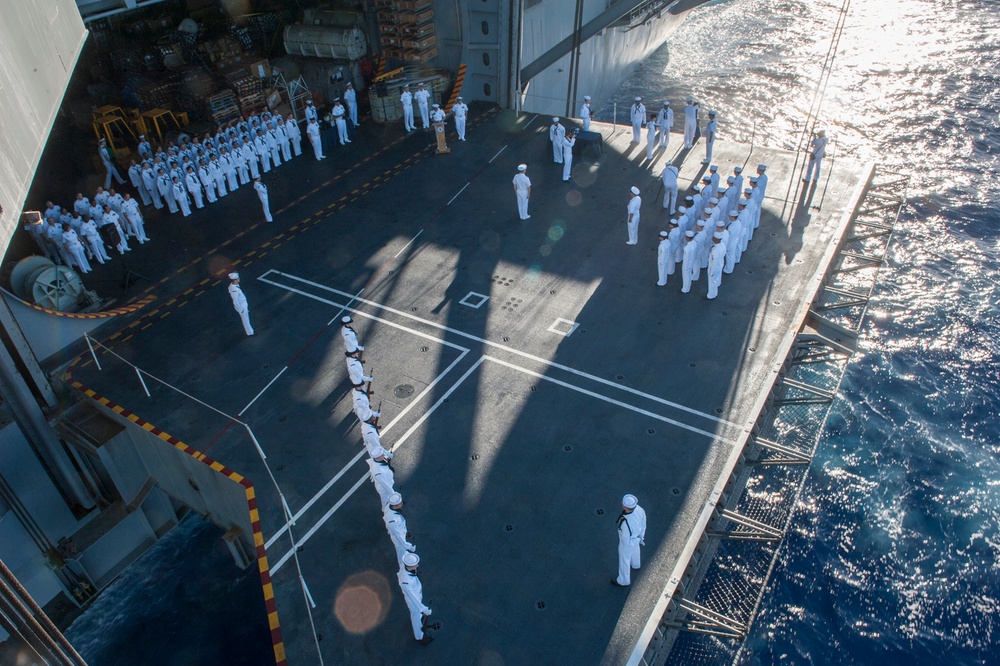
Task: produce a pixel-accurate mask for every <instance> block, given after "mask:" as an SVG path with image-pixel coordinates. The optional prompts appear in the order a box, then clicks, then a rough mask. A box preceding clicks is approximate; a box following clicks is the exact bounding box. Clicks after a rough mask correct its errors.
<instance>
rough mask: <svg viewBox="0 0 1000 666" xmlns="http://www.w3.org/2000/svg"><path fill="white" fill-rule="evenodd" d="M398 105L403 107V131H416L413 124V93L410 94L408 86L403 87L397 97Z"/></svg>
mask: <svg viewBox="0 0 1000 666" xmlns="http://www.w3.org/2000/svg"><path fill="white" fill-rule="evenodd" d="M399 103H400V104H401V105H402V107H403V129H405V130H406V131H407V132H412V131H413V130H415V129H417V126H416V125H414V124H413V93H411V92H410V85H409V84H406V85H404V86H403V92H402V93H401V94H400V95H399Z"/></svg>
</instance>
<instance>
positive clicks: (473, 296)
mask: <svg viewBox="0 0 1000 666" xmlns="http://www.w3.org/2000/svg"><path fill="white" fill-rule="evenodd" d="M488 300H490V297H489V296H487V295H486V294H479V293H476V292H474V291H470V292H469V293H468V294H466V295H465V298H463V299H462V300H460V301H459V302H458V303H459V305H467V306H469V307H470V308H472V309H473V310H478V309H479V308H481V307H483V303H485V302H486V301H488ZM474 301H478V302H474Z"/></svg>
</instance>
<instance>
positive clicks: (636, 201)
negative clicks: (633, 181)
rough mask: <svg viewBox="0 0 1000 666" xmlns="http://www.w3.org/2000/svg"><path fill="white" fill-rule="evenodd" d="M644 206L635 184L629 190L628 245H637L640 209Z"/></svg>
mask: <svg viewBox="0 0 1000 666" xmlns="http://www.w3.org/2000/svg"><path fill="white" fill-rule="evenodd" d="M641 207H642V197H640V196H639V188H638V187H636V186H635V185H633V186H632V188H631V189H630V190H629V201H628V213H627V214H628V241H627V242H626V243H625V244H626V245H635V244H636V243H638V242H639V209H640V208H641Z"/></svg>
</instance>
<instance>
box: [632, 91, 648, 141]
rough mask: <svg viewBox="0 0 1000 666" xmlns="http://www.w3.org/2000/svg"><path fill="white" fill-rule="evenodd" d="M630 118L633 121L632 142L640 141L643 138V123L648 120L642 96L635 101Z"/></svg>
mask: <svg viewBox="0 0 1000 666" xmlns="http://www.w3.org/2000/svg"><path fill="white" fill-rule="evenodd" d="M629 119H630V120H631V121H632V143H639V140H640V139H641V138H642V123H643V122H644V121H645V120H646V105H645V104H643V103H642V98H641V97H636V98H635V103H633V104H632V107H631V108H630V109H629Z"/></svg>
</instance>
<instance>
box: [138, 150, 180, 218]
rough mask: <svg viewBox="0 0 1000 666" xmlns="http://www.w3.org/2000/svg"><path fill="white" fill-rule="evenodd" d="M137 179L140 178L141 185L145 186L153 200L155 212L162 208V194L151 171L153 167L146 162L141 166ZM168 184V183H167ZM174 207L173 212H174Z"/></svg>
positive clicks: (154, 174)
mask: <svg viewBox="0 0 1000 666" xmlns="http://www.w3.org/2000/svg"><path fill="white" fill-rule="evenodd" d="M139 177H140V178H142V184H143V185H144V186H145V188H146V191H147V192H149V196H150V197H151V198H152V199H153V207H154V208H156V210H160V209H162V208H163V193H162V192H161V191H160V184H159V182H158V180H157V178H156V173H155V172H154V171H153V167H152V165H151V164H149V163H148V162H146V163H144V164H143V165H142V171H140V172H139ZM168 182H169V181H168ZM175 211H176V207H175V210H174V211H171V212H175Z"/></svg>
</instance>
